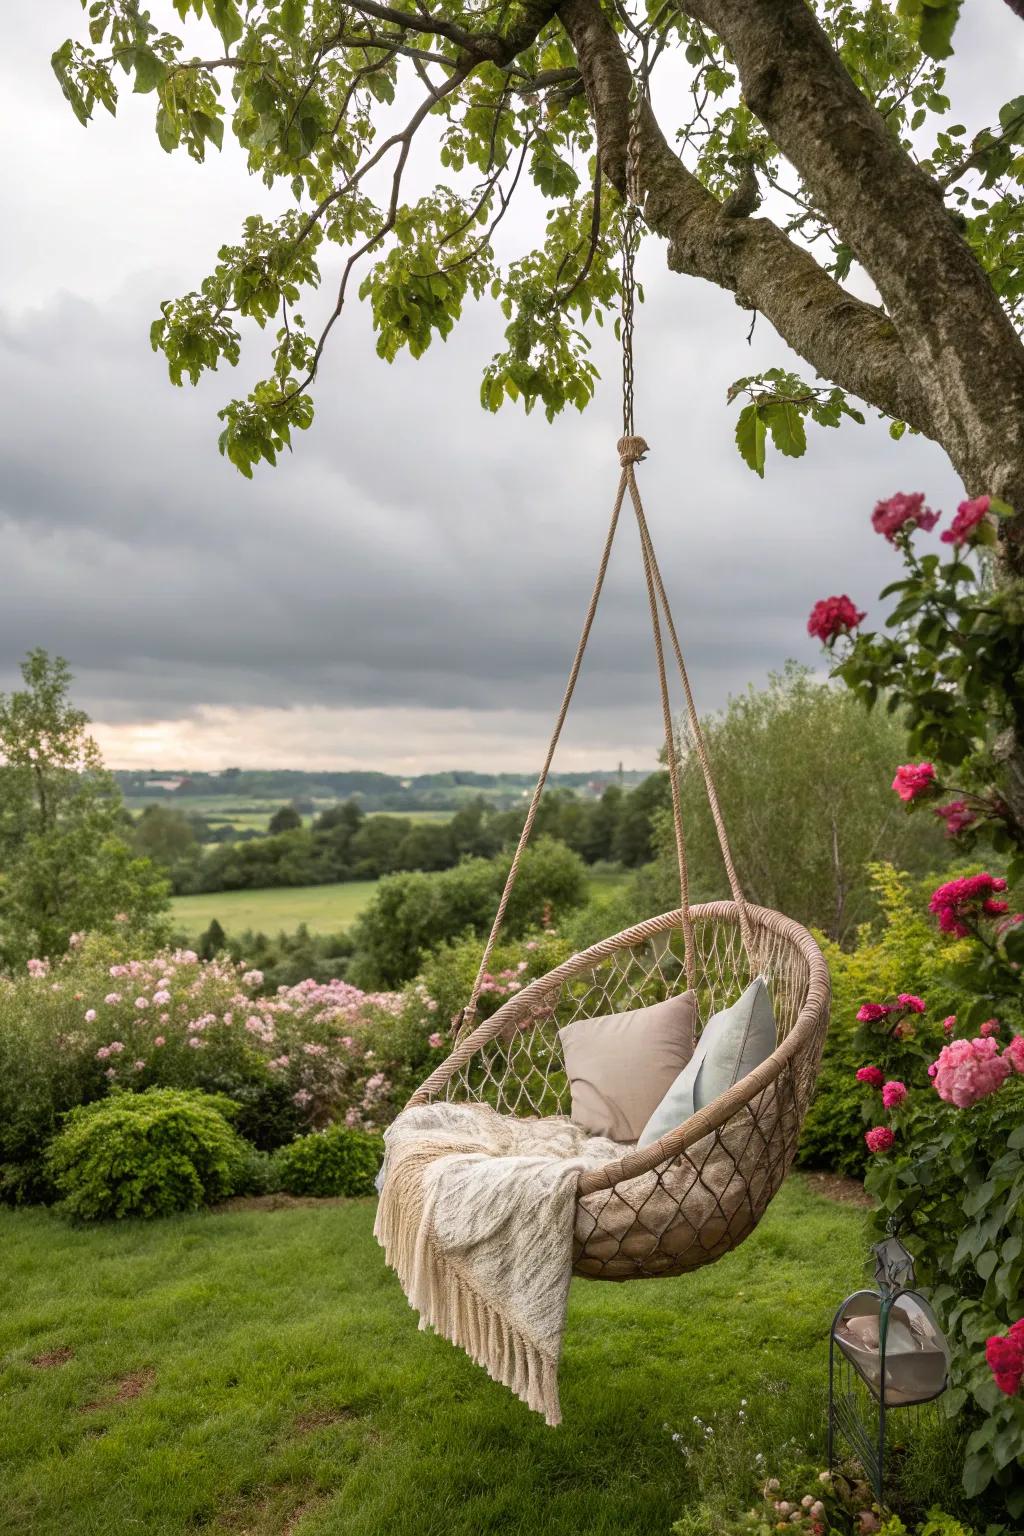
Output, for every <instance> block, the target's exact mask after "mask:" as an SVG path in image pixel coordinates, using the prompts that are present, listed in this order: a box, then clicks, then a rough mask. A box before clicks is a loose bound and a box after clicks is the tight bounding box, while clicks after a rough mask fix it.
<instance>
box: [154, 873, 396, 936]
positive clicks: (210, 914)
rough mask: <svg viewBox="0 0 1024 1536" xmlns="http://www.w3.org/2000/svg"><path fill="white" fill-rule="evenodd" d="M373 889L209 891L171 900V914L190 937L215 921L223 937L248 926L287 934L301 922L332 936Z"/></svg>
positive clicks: (349, 885) (368, 884) (362, 885)
mask: <svg viewBox="0 0 1024 1536" xmlns="http://www.w3.org/2000/svg"><path fill="white" fill-rule="evenodd" d="M376 888H377V881H376V880H345V881H342V882H341V883H340V884H338V885H294V886H277V887H274V888H273V889H271V890H265V891H211V892H208V893H206V894H204V895H202V896H175V897H174V898H173V900H172V901H171V916H172V918H173V919H174V923H175V926H176V927H178V928H180V929H181V930H182V932H184V933H186V934H188V935H189V937H190V938H195V937H196V936H197V935H198V934H201V933H203V932H204V931H205V930H206V929H207V928H208V927H209V926H210V923H211V922H212V921H213V919H214V918H216V919H217V921H218V922H219V923H220V925H221V927H222V928H223V929H224V932H225V933H226V934H228V935H232V934H238V933H245V932H246V930H247V929H250V928H251V929H254V930H255V931H256V932H259V933H268V934H275V933H280V932H281V930H282V929H284V930H285V931H286V932H290V931H292V930H294V929H295V928H297V927H298V926H299V924H300V923H305V924H306V926H307V927H308V928H309V930H310V932H311V933H337V932H339V931H340V930H341V929H343V928H348V927H349V926H350V924H351V923H352V922H353V921H354V920H355V919H356V918H357V917H358V916H359V914H360V912H361V911H362V910H363V908H364V907H365V906H366V905H367V903H368V902H369V901H371V900H372V899H373V893H374V891H375V890H376Z"/></svg>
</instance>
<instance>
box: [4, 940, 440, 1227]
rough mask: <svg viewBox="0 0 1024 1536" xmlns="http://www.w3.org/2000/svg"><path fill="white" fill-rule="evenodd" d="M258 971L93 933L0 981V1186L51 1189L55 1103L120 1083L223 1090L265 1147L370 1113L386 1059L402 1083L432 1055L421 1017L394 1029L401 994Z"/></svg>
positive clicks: (59, 1106) (19, 1191)
mask: <svg viewBox="0 0 1024 1536" xmlns="http://www.w3.org/2000/svg"><path fill="white" fill-rule="evenodd" d="M262 980H263V978H262V976H260V974H259V973H258V972H255V971H252V970H249V969H247V968H246V967H245V965H244V964H241V965H236V964H234V963H233V962H231V961H230V960H228V959H226V958H221V959H217V960H212V961H205V962H204V961H201V960H199V958H198V957H197V955H196V954H195V952H194V951H191V950H184V949H178V950H165V951H162V952H161V953H159V954H157V955H149V956H146V957H145V958H139V957H137V956H131V955H128V956H126V955H125V953H124V950H123V948H120V947H119V946H118V944H117V942H116V941H114V940H111V939H109V938H96V937H92V938H88V939H86V940H85V941H84V942H83V943H81V944H79V945H78V946H76V947H75V948H73V949H71V950H69V951H68V953H67V955H65V956H64V957H63V958H62V959H61V960H60V961H59V962H55V963H54V964H52V965H48V964H47V963H45V962H43V961H39V962H38V963H37V964H36V965H34V966H32V967H29V968H28V969H27V970H26V973H25V975H24V976H23V977H17V978H12V979H6V980H0V1198H6V1199H13V1200H31V1199H40V1198H46V1197H47V1195H48V1191H49V1182H48V1179H47V1176H46V1174H45V1170H44V1167H43V1163H42V1153H43V1149H44V1147H45V1145H46V1143H47V1142H48V1141H49V1140H50V1139H51V1138H52V1136H53V1135H54V1133H55V1132H56V1131H57V1129H58V1128H59V1125H60V1118H61V1116H62V1114H63V1113H65V1112H66V1111H67V1110H69V1109H71V1108H73V1107H74V1106H75V1105H78V1104H86V1103H90V1102H92V1101H93V1100H96V1099H100V1098H104V1097H106V1096H107V1095H108V1094H109V1093H111V1092H112V1091H114V1090H117V1089H127V1090H128V1091H130V1092H133V1093H138V1092H142V1091H145V1090H146V1089H148V1088H151V1087H168V1088H171V1087H173V1088H194V1089H200V1090H205V1091H207V1092H212V1093H220V1094H227V1095H228V1096H229V1097H230V1098H231V1099H232V1100H233V1101H234V1102H235V1104H236V1105H237V1108H238V1113H237V1116H236V1119H235V1121H234V1124H235V1128H236V1130H237V1131H238V1132H239V1133H240V1134H241V1135H243V1136H244V1137H245V1138H246V1139H247V1140H248V1141H250V1142H252V1143H254V1144H255V1145H256V1146H257V1147H264V1148H273V1147H276V1146H279V1145H281V1144H282V1143H284V1142H286V1141H288V1140H290V1139H291V1138H292V1137H293V1136H295V1135H297V1134H300V1133H302V1132H304V1131H308V1130H310V1129H314V1128H316V1127H318V1126H321V1125H324V1124H327V1123H328V1122H329V1121H331V1120H333V1119H337V1118H342V1117H344V1116H345V1114H346V1113H347V1112H348V1111H349V1110H350V1109H352V1108H353V1107H354V1108H355V1109H356V1111H357V1116H358V1120H359V1123H360V1125H363V1126H364V1127H365V1126H366V1125H367V1124H372V1123H374V1119H375V1117H377V1121H378V1123H380V1118H379V1117H381V1116H387V1117H390V1114H391V1113H392V1112H393V1100H392V1098H391V1096H390V1087H391V1083H392V1079H393V1078H394V1077H395V1076H396V1075H397V1074H396V1071H395V1065H394V1062H395V1060H397V1061H398V1063H399V1064H400V1065H401V1066H402V1070H403V1071H405V1074H406V1080H407V1081H403V1082H402V1083H400V1084H399V1086H398V1089H397V1090H396V1091H397V1092H399V1093H403V1092H405V1091H406V1088H407V1087H411V1085H412V1083H411V1080H412V1078H414V1077H416V1076H417V1075H418V1074H420V1069H421V1067H423V1069H424V1070H425V1067H426V1063H427V1062H428V1061H429V1060H431V1059H433V1060H434V1061H435V1062H436V1060H437V1051H436V1049H433V1048H431V1047H430V1046H429V1045H428V1043H427V1038H428V1035H429V1034H430V1033H431V1028H430V1027H429V1026H427V1025H426V1019H427V1018H428V1017H429V1015H428V1014H426V1013H425V1012H424V1015H423V1018H422V1020H421V1024H422V1026H423V1027H421V1028H420V1032H419V1038H418V1039H417V1038H414V1037H413V1035H412V1033H411V1032H410V1030H409V1029H406V1030H405V1031H404V1032H403V1030H402V1029H401V1028H400V1027H399V1015H400V1014H401V1013H402V1010H403V1008H404V1006H405V1005H404V1002H403V999H402V998H401V997H400V996H399V995H397V994H368V993H364V992H361V991H358V990H357V989H356V988H354V987H351V986H349V985H347V984H346V983H344V982H330V983H326V984H320V983H317V982H303V983H300V984H299V985H297V986H295V987H282V988H280V989H279V990H278V992H277V993H276V994H275V995H274V996H272V997H265V996H261V995H260V992H259V988H260V986H261V984H262ZM371 1111H372V1112H373V1113H372V1114H371Z"/></svg>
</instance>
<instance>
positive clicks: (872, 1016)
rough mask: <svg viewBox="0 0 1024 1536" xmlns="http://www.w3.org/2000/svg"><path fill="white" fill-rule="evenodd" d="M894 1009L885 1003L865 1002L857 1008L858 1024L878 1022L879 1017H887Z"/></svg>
mask: <svg viewBox="0 0 1024 1536" xmlns="http://www.w3.org/2000/svg"><path fill="white" fill-rule="evenodd" d="M891 1012H892V1009H891V1008H889V1007H887V1006H886V1004H885V1003H864V1004H863V1006H862V1007H860V1008H858V1010H857V1023H858V1024H877V1023H878V1021H879V1019H887V1018H888V1017H889V1015H890V1013H891Z"/></svg>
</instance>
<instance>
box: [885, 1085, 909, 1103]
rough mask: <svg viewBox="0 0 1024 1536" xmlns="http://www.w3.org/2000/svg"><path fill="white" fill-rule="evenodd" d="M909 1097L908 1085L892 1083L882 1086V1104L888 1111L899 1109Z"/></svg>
mask: <svg viewBox="0 0 1024 1536" xmlns="http://www.w3.org/2000/svg"><path fill="white" fill-rule="evenodd" d="M906 1096H907V1085H906V1083H900V1082H895V1081H893V1082H891V1083H885V1084H883V1086H882V1103H883V1104H884V1105H885V1107H886V1109H898V1108H899V1106H900V1105H901V1104H902V1103H903V1100H904V1099H905V1098H906Z"/></svg>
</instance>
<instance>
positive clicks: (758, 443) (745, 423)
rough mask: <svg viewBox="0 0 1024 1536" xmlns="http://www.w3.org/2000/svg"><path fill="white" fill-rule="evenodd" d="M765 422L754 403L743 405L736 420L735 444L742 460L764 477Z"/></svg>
mask: <svg viewBox="0 0 1024 1536" xmlns="http://www.w3.org/2000/svg"><path fill="white" fill-rule="evenodd" d="M764 439H765V424H764V421H763V420H762V418H761V413H760V411H759V410H758V408H757V406H756V405H754V404H750V405H745V406H744V407H743V409H742V411H740V414H739V418H738V420H737V422H736V446H737V448H738V449H739V451H740V455H741V457H742V458H743V460H744V462H745V463H746V464H748V465H749V466H750V468H751V469H752V470H753V471H754V473H755V474H757V475H760V477H761V479H762V480H763V479H764Z"/></svg>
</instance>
